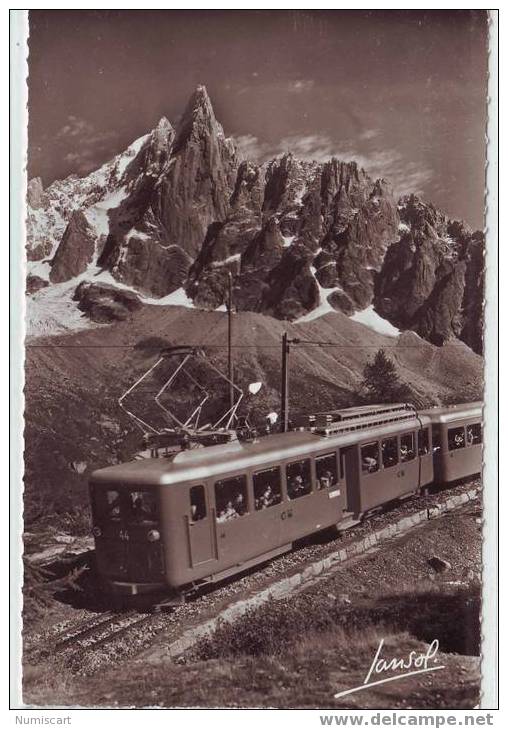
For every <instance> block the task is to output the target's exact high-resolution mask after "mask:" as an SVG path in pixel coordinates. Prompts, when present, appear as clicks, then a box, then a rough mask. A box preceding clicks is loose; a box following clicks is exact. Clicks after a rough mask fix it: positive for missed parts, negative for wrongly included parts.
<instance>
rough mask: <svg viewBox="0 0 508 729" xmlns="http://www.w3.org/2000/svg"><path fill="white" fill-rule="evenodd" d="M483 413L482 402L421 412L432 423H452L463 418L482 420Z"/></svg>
mask: <svg viewBox="0 0 508 729" xmlns="http://www.w3.org/2000/svg"><path fill="white" fill-rule="evenodd" d="M482 413H483V402H482V401H481V400H478V401H476V402H467V403H464V404H461V405H448V406H446V407H437V408H429V409H428V410H422V411H421V412H420V414H421V415H425V416H427V417H429V418H430V420H431V422H432V423H450V422H453V421H454V420H460V419H462V418H477V417H479V418H480V419H481V417H482Z"/></svg>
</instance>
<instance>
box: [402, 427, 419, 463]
mask: <svg viewBox="0 0 508 729" xmlns="http://www.w3.org/2000/svg"><path fill="white" fill-rule="evenodd" d="M414 457H415V445H414V435H413V433H406V434H405V435H401V436H400V460H401V463H406V462H407V461H412V460H413V458H414Z"/></svg>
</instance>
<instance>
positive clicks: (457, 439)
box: [453, 432, 464, 448]
mask: <svg viewBox="0 0 508 729" xmlns="http://www.w3.org/2000/svg"><path fill="white" fill-rule="evenodd" d="M453 443H454V445H455V448H463V446H464V434H463V433H462V432H460V433H456V434H455V436H454V438H453Z"/></svg>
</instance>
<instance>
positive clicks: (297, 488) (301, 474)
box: [286, 459, 312, 499]
mask: <svg viewBox="0 0 508 729" xmlns="http://www.w3.org/2000/svg"><path fill="white" fill-rule="evenodd" d="M286 482H287V489H288V497H289V498H290V499H298V498H299V497H300V496H305V495H306V494H310V492H311V491H312V481H311V477H310V461H309V460H308V459H306V460H305V461H295V462H294V463H288V465H287V466H286Z"/></svg>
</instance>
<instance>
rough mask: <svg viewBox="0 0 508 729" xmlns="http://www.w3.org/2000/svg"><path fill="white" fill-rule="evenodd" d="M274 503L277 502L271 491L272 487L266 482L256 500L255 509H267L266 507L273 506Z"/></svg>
mask: <svg viewBox="0 0 508 729" xmlns="http://www.w3.org/2000/svg"><path fill="white" fill-rule="evenodd" d="M275 503H277V499H276V496H275V494H274V493H273V490H272V487H271V486H270V484H268V486H267V487H266V489H265V491H264V493H263V494H261V496H260V497H259V499H258V500H257V501H256V509H268V507H270V506H273V505H274V504H275Z"/></svg>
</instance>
